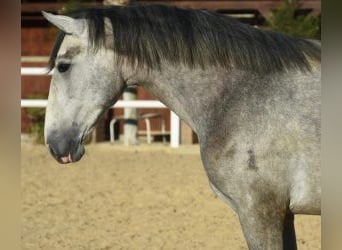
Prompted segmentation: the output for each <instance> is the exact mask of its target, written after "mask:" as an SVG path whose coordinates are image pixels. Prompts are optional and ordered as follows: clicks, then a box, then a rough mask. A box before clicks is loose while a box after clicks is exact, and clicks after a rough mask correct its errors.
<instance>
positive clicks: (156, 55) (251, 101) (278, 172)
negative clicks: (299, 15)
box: [43, 5, 321, 250]
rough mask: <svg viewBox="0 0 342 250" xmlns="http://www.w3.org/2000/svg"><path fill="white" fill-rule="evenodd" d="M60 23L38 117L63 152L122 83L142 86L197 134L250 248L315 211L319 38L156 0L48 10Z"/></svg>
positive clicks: (74, 153)
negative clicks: (55, 11) (46, 93)
mask: <svg viewBox="0 0 342 250" xmlns="http://www.w3.org/2000/svg"><path fill="white" fill-rule="evenodd" d="M43 15H44V17H45V18H46V19H47V20H48V21H49V22H51V23H52V24H54V25H55V26H57V27H58V28H59V29H60V32H59V34H58V36H57V39H56V41H55V45H54V47H53V49H52V52H51V56H50V60H49V69H50V70H52V69H53V75H52V79H51V84H50V90H49V97H48V104H47V109H46V120H45V143H46V145H47V147H48V148H49V150H50V152H51V154H52V156H53V157H54V158H55V159H56V160H57V161H58V162H59V163H64V164H65V163H71V162H76V161H78V160H80V159H81V157H82V155H83V154H84V146H83V144H82V143H83V141H84V140H85V138H86V137H87V135H89V134H90V133H91V131H92V129H93V128H94V127H95V125H96V124H97V121H98V120H99V118H100V117H101V114H103V113H104V112H105V111H106V110H108V109H109V108H110V107H111V106H112V105H113V104H114V103H115V102H116V101H117V100H118V98H119V96H120V94H121V93H122V91H123V89H124V88H126V87H129V86H136V85H138V86H142V87H143V88H145V89H146V90H147V91H149V92H151V93H152V94H153V95H154V96H156V97H157V98H158V99H159V100H160V101H161V102H163V103H164V104H165V105H166V106H168V107H169V108H170V109H171V110H173V111H174V112H175V113H176V114H177V115H178V116H179V117H180V118H181V119H182V120H183V121H184V122H186V123H187V124H188V125H189V126H190V127H191V128H192V129H193V131H194V132H195V133H196V134H197V136H198V140H199V146H200V155H201V160H202V162H203V166H204V169H205V172H206V174H207V176H208V181H209V185H210V186H211V188H212V189H213V191H214V193H216V194H217V196H218V197H220V198H221V199H222V200H223V201H225V202H226V203H228V204H229V205H230V206H231V208H232V209H233V210H234V211H235V212H236V213H237V215H238V217H239V221H240V224H241V227H242V231H243V234H244V236H245V239H246V241H247V245H248V247H249V249H272V250H274V249H296V248H297V245H296V235H295V228H294V215H295V214H316V215H319V214H320V206H321V205H320V195H321V188H320V134H321V132H320V127H321V126H320V105H321V104H320V96H321V84H320V76H321V69H320V65H321V56H320V51H321V49H320V42H317V41H310V40H306V39H301V38H295V37H291V36H287V35H284V34H281V33H277V32H272V31H267V30H261V29H257V28H253V27H250V26H248V25H246V24H242V23H240V22H238V21H237V20H234V19H232V18H229V17H227V16H224V15H221V14H218V13H214V12H209V11H204V10H190V9H185V8H177V7H166V6H161V5H132V6H126V7H122V6H106V7H97V8H89V9H81V10H76V11H73V12H70V13H67V14H63V15H54V14H51V13H47V12H43Z"/></svg>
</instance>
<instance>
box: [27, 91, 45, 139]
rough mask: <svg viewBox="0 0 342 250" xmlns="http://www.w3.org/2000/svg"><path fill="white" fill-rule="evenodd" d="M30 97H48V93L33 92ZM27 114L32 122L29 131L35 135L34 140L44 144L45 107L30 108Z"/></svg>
mask: <svg viewBox="0 0 342 250" xmlns="http://www.w3.org/2000/svg"><path fill="white" fill-rule="evenodd" d="M28 98H29V99H46V95H42V94H32V95H30V96H29V97H28ZM27 115H28V117H29V118H30V119H31V121H32V123H31V124H30V127H29V132H30V133H31V134H32V135H33V136H34V140H35V142H36V143H38V144H44V119H45V108H28V109H27Z"/></svg>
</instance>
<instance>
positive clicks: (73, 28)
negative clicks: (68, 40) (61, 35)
mask: <svg viewBox="0 0 342 250" xmlns="http://www.w3.org/2000/svg"><path fill="white" fill-rule="evenodd" d="M42 14H43V16H44V17H45V18H46V19H47V20H48V21H49V22H50V23H52V24H53V25H55V26H57V27H58V28H59V29H61V30H63V31H64V32H66V33H67V34H74V35H81V34H82V33H83V31H84V27H85V21H84V20H82V19H75V18H72V17H69V16H64V15H54V14H51V13H48V12H45V11H42Z"/></svg>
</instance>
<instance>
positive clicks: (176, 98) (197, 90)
mask: <svg viewBox="0 0 342 250" xmlns="http://www.w3.org/2000/svg"><path fill="white" fill-rule="evenodd" d="M226 78H227V70H222V69H218V68H209V69H205V70H204V69H200V68H192V69H190V68H187V67H184V66H171V65H167V67H166V66H165V67H163V68H162V69H161V70H158V71H157V70H150V71H148V73H147V72H140V73H138V74H135V76H134V77H132V78H131V79H130V81H129V82H130V83H137V82H138V83H141V84H140V85H141V86H143V87H144V88H145V89H146V90H147V91H149V92H150V93H152V94H153V95H154V96H155V97H157V98H158V99H159V100H160V101H162V102H163V103H164V104H165V105H166V106H167V107H169V108H170V109H171V110H172V111H174V112H175V113H176V114H177V115H179V117H180V118H181V119H182V120H183V121H184V122H186V123H187V124H188V125H189V126H190V127H191V128H192V129H193V130H194V131H195V132H196V133H197V135H198V136H199V137H200V134H201V132H204V131H205V130H206V126H207V125H209V122H210V121H209V118H210V117H212V113H213V112H215V110H214V109H213V107H215V105H216V104H217V103H219V102H220V100H222V98H226V97H227V96H226V95H227V94H228V93H229V91H227V90H229V86H230V84H229V82H228V81H227V80H226ZM223 94H224V95H225V96H224V97H223Z"/></svg>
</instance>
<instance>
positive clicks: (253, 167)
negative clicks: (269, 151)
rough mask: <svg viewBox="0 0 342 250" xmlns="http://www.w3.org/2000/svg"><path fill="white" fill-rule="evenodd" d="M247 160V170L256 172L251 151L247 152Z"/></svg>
mask: <svg viewBox="0 0 342 250" xmlns="http://www.w3.org/2000/svg"><path fill="white" fill-rule="evenodd" d="M247 153H248V156H249V159H248V168H249V169H252V170H257V169H258V168H257V166H256V162H255V155H254V153H253V150H251V149H250V150H248V151H247Z"/></svg>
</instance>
